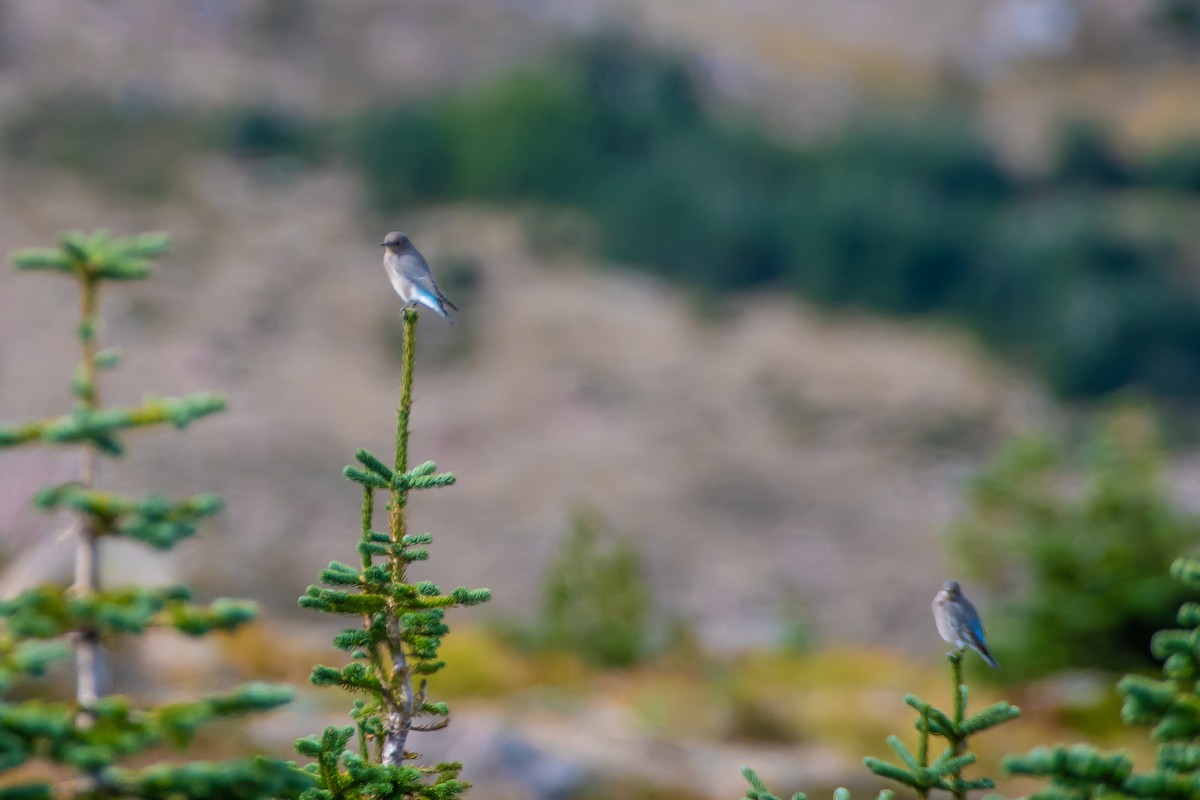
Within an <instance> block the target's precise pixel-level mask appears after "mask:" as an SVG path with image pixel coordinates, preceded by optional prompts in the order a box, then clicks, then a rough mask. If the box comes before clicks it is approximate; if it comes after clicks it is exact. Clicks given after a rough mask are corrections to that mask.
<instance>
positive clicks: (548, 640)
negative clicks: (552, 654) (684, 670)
mask: <svg viewBox="0 0 1200 800" xmlns="http://www.w3.org/2000/svg"><path fill="white" fill-rule="evenodd" d="M654 614H655V608H654V600H653V597H652V595H651V591H650V582H649V577H648V576H647V575H646V570H645V567H644V566H643V564H642V557H641V555H640V553H639V552H638V550H637V548H636V547H635V546H634V545H633V543H632V541H631V540H630V539H629V538H628V537H624V536H615V535H613V534H612V533H611V531H609V530H608V529H607V528H606V526H605V525H604V523H603V521H602V519H601V518H600V515H599V513H598V512H596V511H594V510H591V509H582V510H580V511H578V512H576V515H575V519H574V521H573V522H572V525H571V531H570V533H569V534H568V535H567V536H566V538H565V539H563V542H562V545H561V550H560V552H559V554H558V556H557V558H556V559H555V560H554V562H553V563H551V564H550V565H549V566H548V567H547V569H546V572H545V576H544V577H543V579H542V607H541V611H540V612H539V614H538V616H537V617H536V618H535V619H534V620H532V621H531V622H529V623H518V624H515V625H509V626H507V627H508V633H509V635H510V636H511V637H512V638H513V639H515V640H516V641H517V642H519V643H520V644H521V645H522V646H523V647H526V648H529V649H531V650H549V651H561V652H564V653H570V654H573V655H575V656H577V657H579V658H581V659H583V661H584V662H586V663H588V664H592V665H594V666H600V667H630V666H633V665H635V664H637V663H638V662H640V661H642V660H643V659H644V658H645V657H647V656H648V655H650V647H651V624H652V622H653V619H654Z"/></svg>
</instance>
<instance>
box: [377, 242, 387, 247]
mask: <svg viewBox="0 0 1200 800" xmlns="http://www.w3.org/2000/svg"><path fill="white" fill-rule="evenodd" d="M379 246H380V247H387V242H380V243H379Z"/></svg>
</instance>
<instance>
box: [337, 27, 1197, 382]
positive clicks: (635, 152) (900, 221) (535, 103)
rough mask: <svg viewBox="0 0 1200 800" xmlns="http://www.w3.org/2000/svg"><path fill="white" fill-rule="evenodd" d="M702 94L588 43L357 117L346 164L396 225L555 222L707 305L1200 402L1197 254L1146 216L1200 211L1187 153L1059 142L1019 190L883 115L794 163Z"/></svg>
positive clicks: (667, 67)
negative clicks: (882, 328) (865, 318)
mask: <svg viewBox="0 0 1200 800" xmlns="http://www.w3.org/2000/svg"><path fill="white" fill-rule="evenodd" d="M703 94H704V92H703V87H702V85H701V82H700V81H699V80H698V79H697V77H696V76H695V75H694V73H693V72H692V71H691V70H690V69H689V68H688V67H687V66H686V65H685V64H684V62H682V61H681V60H679V59H675V58H672V57H670V56H666V55H663V54H661V53H655V52H649V51H646V50H644V49H642V48H640V47H638V46H637V45H634V44H632V43H630V42H629V41H627V40H624V39H621V38H619V37H618V38H613V37H608V38H604V37H601V38H599V39H596V40H592V41H589V42H586V43H584V44H582V45H581V46H579V47H578V48H577V49H576V50H573V51H571V52H570V53H568V54H566V55H564V56H563V57H561V58H560V60H559V61H558V62H557V63H555V64H553V65H551V66H548V67H542V68H538V69H527V70H524V71H521V72H518V73H516V74H514V75H512V76H510V77H508V78H506V79H503V80H501V81H499V82H498V83H495V84H492V85H488V86H484V87H481V88H478V89H475V90H472V91H469V92H466V93H462V94H458V95H453V96H450V97H442V98H437V99H434V100H430V101H427V102H423V103H416V104H409V105H403V106H397V107H394V108H391V109H387V108H383V109H377V110H374V111H372V112H370V113H368V114H365V115H364V116H362V117H361V118H360V119H358V120H355V121H352V122H351V123H350V124H349V131H350V134H349V136H348V138H347V145H346V147H347V151H346V152H347V155H348V157H349V160H350V162H351V163H353V164H354V165H356V166H357V168H358V169H359V171H360V172H361V174H362V176H363V179H364V180H365V182H366V186H367V191H368V196H369V198H370V200H371V202H372V203H373V204H374V205H375V207H376V208H378V209H380V210H383V211H386V212H389V213H391V212H395V211H397V210H399V209H402V208H404V207H406V206H409V205H413V204H418V203H424V202H433V201H449V200H459V199H483V200H493V201H513V200H517V201H533V202H537V203H549V204H560V205H567V206H571V207H575V208H578V209H579V210H582V211H584V212H586V213H587V214H588V215H589V216H590V218H591V219H592V220H593V221H594V224H595V226H596V228H597V229H598V234H597V235H596V236H594V237H592V238H594V240H595V241H596V242H597V244H598V247H599V249H600V251H601V254H602V255H604V256H606V257H609V258H613V259H617V260H621V261H624V262H627V263H629V264H632V265H635V266H638V267H642V268H646V269H650V270H653V271H655V272H657V273H659V274H662V275H665V276H667V277H668V278H671V279H673V280H676V281H679V282H682V283H685V284H688V285H691V286H693V287H697V288H699V289H701V290H703V291H706V292H709V293H711V294H712V295H714V296H715V295H717V294H719V293H722V292H727V291H730V290H742V289H754V288H761V287H773V288H779V287H785V288H789V289H792V290H795V291H796V292H797V293H798V294H800V295H801V296H803V297H806V298H808V299H809V300H811V301H813V302H816V303H819V304H821V305H825V306H829V307H835V308H836V307H844V306H853V307H862V308H868V309H873V310H879V311H884V312H889V313H895V314H911V315H917V314H922V315H923V314H934V315H938V316H942V317H946V318H950V319H952V320H955V321H958V322H961V323H964V324H966V325H967V326H968V327H970V328H971V329H972V330H974V331H975V332H977V333H978V334H979V335H980V336H981V337H982V338H983V339H984V340H985V341H987V342H988V343H990V344H991V345H993V346H994V347H995V348H997V349H998V350H1000V351H1001V352H1003V353H1006V354H1009V355H1011V356H1015V357H1017V358H1018V359H1020V360H1022V361H1023V362H1024V363H1026V364H1029V365H1030V366H1032V367H1033V368H1034V369H1036V370H1037V371H1038V372H1039V373H1040V374H1041V376H1042V377H1043V378H1044V379H1045V380H1046V381H1047V382H1048V383H1049V385H1050V386H1051V387H1052V388H1053V389H1054V390H1055V391H1056V392H1058V393H1060V394H1061V395H1064V396H1067V397H1094V396H1098V395H1103V394H1105V393H1108V392H1111V391H1113V390H1115V389H1118V388H1121V387H1124V386H1127V385H1140V386H1143V387H1146V388H1147V389H1149V390H1150V391H1152V392H1154V393H1156V394H1158V395H1162V396H1195V395H1196V394H1197V393H1200V298H1198V296H1197V293H1196V292H1195V291H1194V290H1193V289H1192V288H1191V286H1190V284H1189V281H1188V276H1187V275H1186V274H1185V273H1186V269H1187V267H1188V265H1189V264H1190V263H1191V262H1193V261H1194V260H1195V250H1196V247H1195V243H1189V242H1187V241H1186V240H1185V239H1184V234H1183V233H1182V232H1180V231H1179V230H1178V228H1177V227H1175V226H1172V225H1170V224H1168V222H1169V220H1168V221H1160V220H1163V217H1162V215H1160V214H1157V213H1155V211H1156V210H1157V209H1158V207H1159V205H1161V204H1162V203H1164V202H1165V203H1176V204H1180V203H1184V202H1188V200H1186V199H1185V198H1184V197H1183V196H1182V195H1181V193H1194V192H1197V191H1200V144H1198V143H1196V142H1190V141H1189V142H1179V143H1175V144H1172V145H1171V146H1169V147H1166V148H1164V149H1162V150H1161V151H1158V152H1154V153H1149V154H1146V155H1145V156H1144V157H1141V158H1140V159H1132V158H1129V157H1127V156H1125V155H1124V154H1122V153H1121V152H1120V151H1119V150H1118V148H1116V147H1115V146H1114V145H1113V144H1112V142H1111V141H1110V140H1109V138H1108V137H1107V135H1106V134H1105V132H1104V130H1102V129H1100V128H1098V127H1096V126H1094V125H1090V124H1087V123H1085V122H1074V123H1071V124H1068V125H1066V126H1065V127H1064V129H1063V133H1062V137H1061V141H1060V142H1059V144H1058V146H1057V149H1056V152H1055V155H1054V158H1053V163H1052V164H1051V165H1050V167H1049V168H1048V169H1047V170H1045V172H1044V174H1038V175H1026V174H1022V173H1020V172H1018V171H1016V170H1014V169H1013V168H1011V167H1009V166H1007V165H1005V164H1004V163H1003V162H1002V161H1001V159H1000V157H999V155H998V153H997V152H996V150H995V148H993V147H992V146H991V145H990V144H989V143H988V142H987V141H986V140H985V139H984V138H983V137H982V136H980V135H979V134H978V133H977V132H976V131H974V130H973V128H972V127H971V125H970V123H969V121H968V115H969V109H963V108H960V109H958V110H957V111H956V110H953V109H950V108H937V107H933V108H930V107H925V108H920V109H917V110H915V111H911V110H910V111H908V112H904V111H899V110H896V109H890V110H889V109H879V110H877V111H876V112H875V113H874V114H872V115H870V116H867V117H863V118H861V119H858V120H856V121H853V122H852V123H850V124H849V125H848V126H846V127H845V128H844V129H842V130H840V131H838V132H836V133H835V134H832V135H829V136H827V137H825V138H823V139H820V140H817V141H812V142H808V143H804V144H792V143H783V142H781V141H779V140H778V139H776V138H773V137H771V136H769V135H768V134H766V133H765V132H764V131H763V130H762V129H761V128H760V127H756V126H754V125H753V124H751V123H750V122H749V121H747V120H731V119H728V118H726V117H723V116H721V115H719V114H718V113H716V112H714V111H713V110H711V109H710V108H709V107H708V106H707V105H706V104H705V103H704V102H702V99H701V98H702V96H703ZM1147 219H1148V220H1150V222H1149V223H1146V220H1147Z"/></svg>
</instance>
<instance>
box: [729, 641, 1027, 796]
mask: <svg viewBox="0 0 1200 800" xmlns="http://www.w3.org/2000/svg"><path fill="white" fill-rule="evenodd" d="M963 655H964V653H963V652H961V651H959V652H954V653H951V654H950V655H949V656H948V660H949V661H950V675H951V679H952V681H953V695H952V696H953V698H954V713H953V716H951V715H950V714H947V713H946V712H944V711H942V710H940V709H938V708H936V707H935V706H933V705H932V704H931V703H927V702H925V701H924V700H922V699H921V698H919V697H917V696H916V695H913V694H907V695H905V696H904V702H905V703H907V704H908V705H909V706H911V707H912V708H913V709H914V710H915V711H916V712H917V715H918V716H917V720H916V722H915V727H916V729H917V733H918V739H917V752H916V754H915V755H914V754H913V753H912V751H911V750H909V749H908V748H907V747H905V745H904V743H903V742H902V741H900V737H898V736H889V737H888V738H887V744H888V747H889V748H891V750H892V752H893V753H895V754H896V757H897V758H898V759H899V760H900V764H892V763H889V762H887V761H883V760H881V759H878V758H871V757H867V758H864V759H863V763H864V764H865V765H866V767H867V769H869V770H871V772H873V773H875V774H876V775H878V776H880V777H881V778H887V779H888V780H891V781H895V782H896V783H899V784H901V785H903V786H907V787H909V788H911V789H912V790H913V791H914V792H916V795H917V797H919V798H927V797H929V793H930V791H932V790H935V789H936V790H940V791H943V792H949V793H950V795H951V796H953V797H954V798H955V800H964V799H965V798H966V797H967V793H968V792H971V791H975V790H980V789H991V788H993V786H994V784H993V782H992V780H991V778H964V777H963V770H964V769H966V768H967V767H969V766H970V765H972V764H974V763H975V755H974V754H973V753H970V752H968V742H969V740H970V738H971V737H972V736H974V735H976V734H978V733H982V732H983V731H985V730H988V729H989V728H994V727H995V726H997V725H1000V724H1002V723H1004V722H1007V721H1009V720H1011V719H1016V718H1017V717H1019V716H1020V715H1021V710H1020V709H1019V708H1017V707H1016V706H1014V705H1010V704H1009V703H1005V702H999V703H994V704H992V705H990V706H988V707H987V708H985V709H982V710H981V711H976V712H975V713H974V714H972V715H970V716H967V685H966V684H965V683H963V680H962V659H963ZM930 736H936V737H940V738H942V739H944V740H945V742H946V746H945V749H944V750H942V753H941V755H939V756H937V757H936V758H934V759H933V761H930V760H929V745H930V741H929V739H930ZM742 775H744V776H745V778H746V781H747V782H748V783H749V784H750V790H749V791H747V792H746V795H745V797H744V798H743V800H779V797H778V796H777V795H774V794H772V793H771V791H770V789H768V788H767V786H766V785H765V784H764V783H763V781H762V780H761V779H760V778H759V777H758V775H756V774H755V772H754V770H752V769H750V768H749V767H743V768H742ZM892 796H893V792H892V791H891V790H889V789H883V790H881V791H880V792H879V795H878V800H890V798H891V797H892ZM806 798H807V795H805V794H803V793H801V792H797V793H796V794H794V795H792V800H806ZM834 800H850V793H849V792H848V791H846V790H845V789H838V790H837V791H836V792H835V793H834Z"/></svg>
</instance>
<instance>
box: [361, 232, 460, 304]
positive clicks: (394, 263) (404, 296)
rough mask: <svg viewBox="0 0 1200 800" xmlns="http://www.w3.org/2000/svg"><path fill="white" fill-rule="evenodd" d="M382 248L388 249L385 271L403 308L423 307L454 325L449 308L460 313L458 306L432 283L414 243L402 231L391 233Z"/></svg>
mask: <svg viewBox="0 0 1200 800" xmlns="http://www.w3.org/2000/svg"><path fill="white" fill-rule="evenodd" d="M379 246H380V247H386V248H387V251H386V252H384V254H383V269H384V271H385V272H387V276H388V280H390V281H391V282H392V288H393V289H395V290H396V294H398V295H400V299H401V300H403V301H404V307H405V308H410V307H412V306H414V305H417V304H418V303H420V304H421V305H423V306H425V307H426V308H430V309H432V310H433V311H434V313H436V314H437V315H438V316H440V317H442V318H444V319H445V320H446V321H447V322H449V323H450V324H451V325H453V324H454V320H453V319H451V318H450V312H449V311H447V310H446V306H450V308H453V309H454V310H455V311H458V306H456V305H454V303H451V302H450V301H449V299H447V298H446V295H444V294H442V290H441V289H439V288H438V285H437V283H436V282H435V281H434V280H433V273H432V272H430V271H429V264H427V263H426V262H425V256H423V255H421V253H420V252H419V251H418V250H417V248H415V247H413V243H412V241H410V240H409V238H408V237H407V236H405V235H404V234H403V233H400V231H392V232H391V233H389V234H388V235H387V236H385V237H383V241H382V242H380V243H379Z"/></svg>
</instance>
